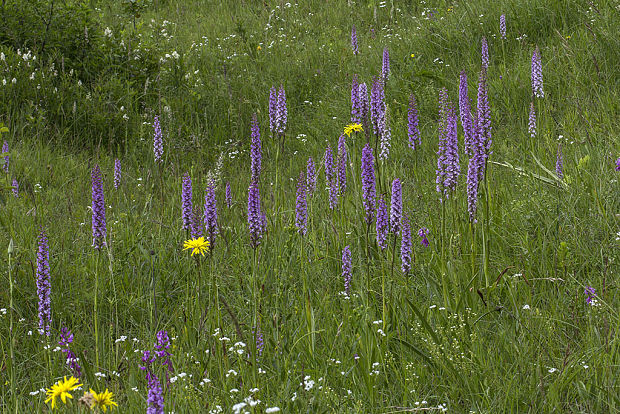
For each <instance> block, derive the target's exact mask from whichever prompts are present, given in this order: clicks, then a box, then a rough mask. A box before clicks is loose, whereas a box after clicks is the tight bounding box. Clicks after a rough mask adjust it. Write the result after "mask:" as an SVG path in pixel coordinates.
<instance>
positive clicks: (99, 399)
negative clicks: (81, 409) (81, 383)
mask: <svg viewBox="0 0 620 414" xmlns="http://www.w3.org/2000/svg"><path fill="white" fill-rule="evenodd" d="M90 393H91V394H92V395H93V405H92V406H91V407H90V408H95V407H97V408H99V409H101V410H103V411H104V412H106V411H107V410H108V406H109V407H110V411H111V410H112V408H113V407H118V404H116V403H115V402H114V401H112V397H114V394H112V393H111V392H110V391H108V389H107V388H106V389H105V391H104V392H100V393H99V394H97V393H96V392H95V391H93V390H92V389H91V390H90Z"/></svg>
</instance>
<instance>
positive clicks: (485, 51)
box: [482, 37, 489, 71]
mask: <svg viewBox="0 0 620 414" xmlns="http://www.w3.org/2000/svg"><path fill="white" fill-rule="evenodd" d="M488 67H489V45H488V44H487V38H486V37H483V38H482V68H483V69H484V70H485V71H486V70H487V69H488Z"/></svg>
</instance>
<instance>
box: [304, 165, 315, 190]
mask: <svg viewBox="0 0 620 414" xmlns="http://www.w3.org/2000/svg"><path fill="white" fill-rule="evenodd" d="M306 180H307V181H306V186H307V188H308V194H309V195H312V193H314V190H316V168H315V166H314V161H313V160H312V157H310V158H308V163H307V164H306Z"/></svg>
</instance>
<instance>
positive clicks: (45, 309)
mask: <svg viewBox="0 0 620 414" xmlns="http://www.w3.org/2000/svg"><path fill="white" fill-rule="evenodd" d="M51 290H52V282H51V278H50V254H49V247H48V243H47V234H46V233H45V230H43V229H41V232H40V233H39V249H38V251H37V295H39V334H41V335H43V334H45V335H47V336H50V325H51V323H52V304H51V299H50V298H51Z"/></svg>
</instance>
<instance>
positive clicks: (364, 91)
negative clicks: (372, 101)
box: [359, 83, 370, 140]
mask: <svg viewBox="0 0 620 414" xmlns="http://www.w3.org/2000/svg"><path fill="white" fill-rule="evenodd" d="M359 99H360V117H361V119H362V128H363V129H364V133H365V134H366V140H368V139H369V136H370V127H369V125H368V113H369V111H370V108H369V104H368V87H367V86H366V84H365V83H360V86H359Z"/></svg>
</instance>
